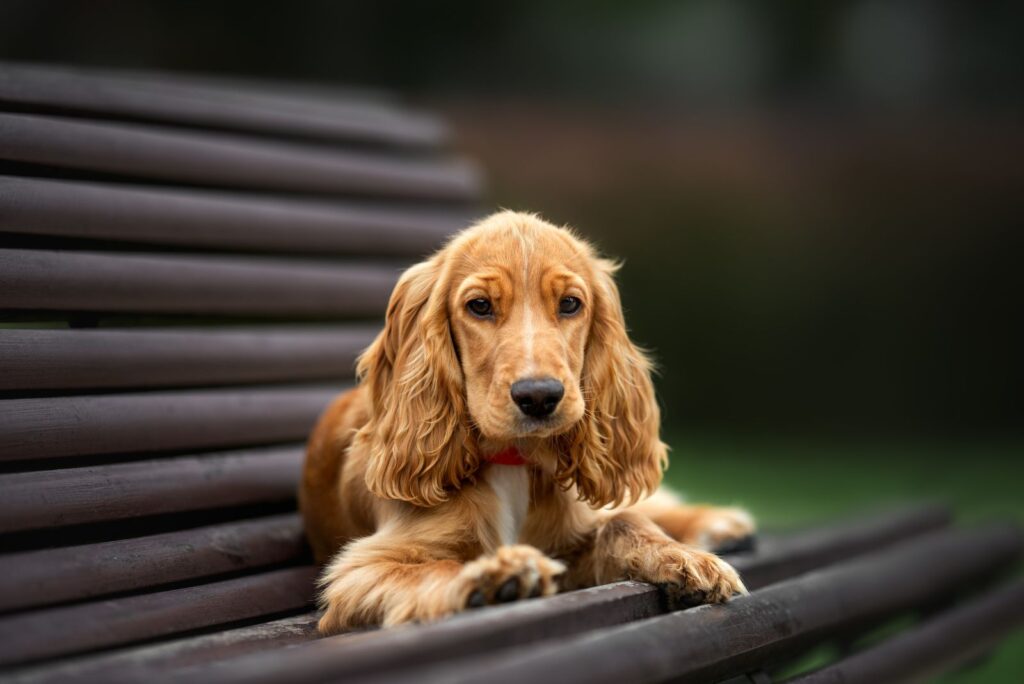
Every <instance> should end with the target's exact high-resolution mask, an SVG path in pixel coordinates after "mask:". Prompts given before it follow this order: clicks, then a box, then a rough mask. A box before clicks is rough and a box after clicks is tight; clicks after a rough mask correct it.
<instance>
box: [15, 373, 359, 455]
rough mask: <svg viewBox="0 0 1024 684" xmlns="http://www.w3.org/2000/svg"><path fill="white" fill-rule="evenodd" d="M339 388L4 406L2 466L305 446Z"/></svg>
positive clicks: (92, 397) (219, 391) (179, 392)
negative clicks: (281, 444) (302, 443)
mask: <svg viewBox="0 0 1024 684" xmlns="http://www.w3.org/2000/svg"><path fill="white" fill-rule="evenodd" d="M341 389H343V388H341V387H323V386H313V387H301V386H299V387H254V388H246V389H210V390H176V391H168V392H140V393H134V394H100V395H85V396H72V397H46V398H39V399H6V400H0V461H12V460H34V459H45V458H55V457H61V456H84V455H89V454H122V453H145V452H150V451H171V450H179V449H214V448H221V447H231V446H243V445H255V444H267V443H271V442H285V441H293V440H301V439H304V438H305V437H306V436H307V435H308V434H309V431H310V430H311V429H312V427H313V423H314V422H315V420H316V418H317V416H318V415H320V412H321V411H322V410H323V409H324V408H325V407H326V406H327V404H328V403H329V402H330V401H331V400H332V399H333V398H334V397H335V396H336V395H337V394H338V393H339V392H340V391H341Z"/></svg>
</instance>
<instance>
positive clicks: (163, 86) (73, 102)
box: [0, 64, 447, 148]
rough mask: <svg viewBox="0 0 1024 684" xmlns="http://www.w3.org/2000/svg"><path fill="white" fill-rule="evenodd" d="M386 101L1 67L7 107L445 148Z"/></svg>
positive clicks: (427, 125)
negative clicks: (287, 93) (298, 96)
mask: <svg viewBox="0 0 1024 684" xmlns="http://www.w3.org/2000/svg"><path fill="white" fill-rule="evenodd" d="M378 99H379V98H375V97H371V96H367V95H362V94H350V95H348V96H347V97H346V98H338V97H331V98H327V97H323V96H318V97H311V96H310V95H309V94H308V93H305V94H304V95H303V96H302V97H300V98H296V97H294V96H288V95H285V94H275V93H273V92H267V91H266V90H254V89H253V88H252V86H251V84H249V85H246V84H243V83H239V82H223V81H222V82H220V83H218V84H217V85H216V86H214V85H212V84H210V83H205V82H203V81H202V80H200V79H187V80H186V79H181V78H178V77H175V76H173V75H170V74H161V75H158V76H157V77H155V78H154V75H153V74H146V75H144V76H143V75H135V76H134V77H133V75H132V74H131V73H124V72H122V73H111V72H108V73H96V72H92V71H78V70H74V69H68V68H55V67H38V66H25V65H20V64H0V107H4V106H7V107H11V106H16V107H18V108H21V109H32V110H40V111H53V112H59V113H65V112H66V113H73V114H78V115H82V114H85V115H93V116H96V117H97V118H101V119H102V118H123V119H129V120H137V121H151V122H157V123H167V124H171V125H176V126H179V125H185V126H193V127H206V128H215V129H223V130H237V131H244V132H251V133H259V134H266V135H276V136H294V137H302V138H312V139H319V140H334V141H339V142H360V143H373V144H378V145H380V144H383V145H401V146H411V147H417V148H420V147H434V146H437V145H439V144H441V143H444V142H445V141H446V139H447V131H446V128H445V126H444V124H443V123H442V122H441V121H440V120H438V119H437V118H435V117H432V116H429V115H425V114H422V113H419V112H412V111H409V110H407V109H399V108H397V107H396V106H394V105H393V104H391V103H385V102H380V101H376V100H378Z"/></svg>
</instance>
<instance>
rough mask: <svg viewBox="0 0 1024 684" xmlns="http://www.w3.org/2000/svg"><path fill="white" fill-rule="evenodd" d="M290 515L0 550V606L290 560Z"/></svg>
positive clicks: (294, 528)
mask: <svg viewBox="0 0 1024 684" xmlns="http://www.w3.org/2000/svg"><path fill="white" fill-rule="evenodd" d="M304 551H305V541H304V536H303V531H302V521H301V520H300V519H299V516H298V514H296V513H286V514H281V515H273V516H268V517H265V518H253V519H248V520H239V521H233V522H228V523H222V524H219V525H207V526H204V527H197V528H193V529H186V530H180V531H176V532H166V533H163V534H155V535H151V536H146V537H136V538H131V539H118V540H115V541H108V542H101V543H98V544H84V545H79V546H67V547H62V548H54V549H43V550H40V551H26V552H23V553H10V554H3V555H0V612H2V611H9V610H24V609H26V608H34V607H38V606H45V605H51V604H56V603H65V602H68V601H73V600H80V599H86V598H93V597H97V596H104V595H108V594H115V593H119V592H126V591H134V590H138V589H143V588H146V587H156V586H159V585H162V584H169V583H171V582H180V581H183V580H194V579H197V578H202V577H210V576H213V575H219V574H225V573H231V572H238V571H242V570H249V569H251V568H258V567H265V566H269V565H275V564H280V563H286V562H289V561H294V560H295V559H296V558H298V557H300V556H301V555H302V554H303V553H304Z"/></svg>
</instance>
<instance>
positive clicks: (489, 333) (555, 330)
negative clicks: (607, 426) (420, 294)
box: [447, 220, 594, 442]
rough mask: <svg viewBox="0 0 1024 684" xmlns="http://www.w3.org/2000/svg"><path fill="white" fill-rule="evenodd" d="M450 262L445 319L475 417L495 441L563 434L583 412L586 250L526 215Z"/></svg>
mask: <svg viewBox="0 0 1024 684" xmlns="http://www.w3.org/2000/svg"><path fill="white" fill-rule="evenodd" d="M451 260H452V263H451V278H452V287H451V288H450V294H449V297H448V302H447V304H448V316H449V319H450V325H451V329H452V334H453V335H454V337H455V342H456V348H457V350H458V359H459V364H460V366H461V369H462V373H463V376H464V383H465V394H466V402H467V405H468V409H469V414H470V418H471V419H472V421H473V423H474V424H475V425H476V426H477V428H478V429H479V430H480V432H481V433H482V434H483V435H484V436H485V437H487V438H489V439H491V440H495V441H499V442H500V441H509V440H515V439H517V438H523V437H550V436H552V435H556V434H560V433H564V432H565V431H566V430H568V429H569V428H570V427H572V426H573V425H574V424H576V423H577V422H578V421H579V420H580V419H581V418H582V417H583V413H584V410H585V406H584V401H583V395H582V390H581V374H582V372H583V361H584V357H585V354H586V347H587V335H588V332H589V330H590V321H591V315H592V305H593V292H594V283H593V282H592V279H593V272H592V271H593V269H592V268H591V266H590V263H589V256H588V250H587V249H586V248H585V247H584V245H583V244H582V243H580V242H579V241H578V240H576V239H575V238H573V237H572V236H571V235H570V234H569V233H568V232H566V231H562V230H558V229H555V228H553V227H552V226H550V225H548V224H545V223H543V222H541V221H538V220H521V221H517V222H509V223H508V224H506V225H501V226H496V227H495V228H494V229H493V230H490V231H486V232H482V233H480V234H477V235H473V236H471V237H469V238H468V239H466V240H465V241H463V243H462V244H460V245H458V249H456V250H454V253H453V255H452V256H451Z"/></svg>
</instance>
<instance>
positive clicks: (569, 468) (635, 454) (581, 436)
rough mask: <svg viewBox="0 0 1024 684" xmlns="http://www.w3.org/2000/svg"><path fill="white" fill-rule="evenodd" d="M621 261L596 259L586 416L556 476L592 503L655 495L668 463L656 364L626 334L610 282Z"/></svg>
mask: <svg viewBox="0 0 1024 684" xmlns="http://www.w3.org/2000/svg"><path fill="white" fill-rule="evenodd" d="M617 270H618V265H617V264H615V263H614V262H611V261H608V260H605V259H596V260H595V271H596V275H595V281H596V282H595V288H594V290H595V292H594V299H595V301H594V314H593V319H592V321H591V330H590V337H589V338H588V342H587V350H586V358H585V360H584V362H583V375H582V380H581V382H582V386H583V396H584V398H585V401H586V414H585V415H584V417H583V419H582V420H581V421H580V423H579V424H578V425H577V427H576V428H575V430H573V431H571V432H570V433H568V434H567V435H566V436H565V439H566V442H567V443H566V444H565V445H564V446H563V449H562V453H563V461H562V463H561V467H560V470H559V473H558V474H557V477H558V478H559V480H560V481H561V482H562V483H563V485H566V486H571V485H572V484H575V485H576V488H577V491H578V492H579V496H580V499H582V500H584V501H586V502H588V503H589V504H590V505H592V506H594V507H595V508H599V507H601V506H607V505H614V506H618V505H620V504H621V503H623V501H630V502H635V501H637V500H639V499H640V498H642V497H643V496H645V495H646V494H650V493H653V492H654V490H655V489H657V487H658V484H659V483H660V482H661V474H662V471H663V470H664V469H665V466H666V465H667V463H668V456H667V450H666V447H665V445H664V444H663V443H662V441H661V439H660V437H659V434H658V431H659V427H660V422H661V418H660V412H659V410H658V404H657V402H656V401H655V398H654V385H653V384H652V382H651V362H650V360H649V359H648V358H647V357H646V355H645V354H644V353H643V352H642V351H641V350H640V349H638V348H637V347H636V346H635V345H634V344H633V343H632V342H631V341H630V339H629V335H628V333H627V332H626V323H625V319H624V317H623V314H622V304H621V303H620V300H619V290H618V287H616V285H615V281H614V280H613V275H614V274H615V271H617Z"/></svg>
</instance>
